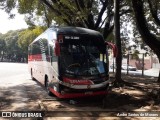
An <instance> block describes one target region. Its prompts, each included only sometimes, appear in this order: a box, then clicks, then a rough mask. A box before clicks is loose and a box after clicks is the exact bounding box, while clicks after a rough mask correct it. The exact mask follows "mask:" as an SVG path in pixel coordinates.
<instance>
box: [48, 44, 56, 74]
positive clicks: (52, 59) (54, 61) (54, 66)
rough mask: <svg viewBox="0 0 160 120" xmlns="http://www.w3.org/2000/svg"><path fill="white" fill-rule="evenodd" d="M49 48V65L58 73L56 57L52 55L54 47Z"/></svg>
mask: <svg viewBox="0 0 160 120" xmlns="http://www.w3.org/2000/svg"><path fill="white" fill-rule="evenodd" d="M49 48H50V55H51V65H52V66H53V68H54V69H55V70H56V71H57V72H58V57H57V56H56V55H55V53H54V47H53V46H51V45H50V46H49Z"/></svg>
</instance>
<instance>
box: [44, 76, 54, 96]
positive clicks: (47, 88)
mask: <svg viewBox="0 0 160 120" xmlns="http://www.w3.org/2000/svg"><path fill="white" fill-rule="evenodd" d="M45 87H46V90H47V93H48V95H49V96H52V95H53V94H52V92H51V91H50V90H49V81H48V77H47V76H45Z"/></svg>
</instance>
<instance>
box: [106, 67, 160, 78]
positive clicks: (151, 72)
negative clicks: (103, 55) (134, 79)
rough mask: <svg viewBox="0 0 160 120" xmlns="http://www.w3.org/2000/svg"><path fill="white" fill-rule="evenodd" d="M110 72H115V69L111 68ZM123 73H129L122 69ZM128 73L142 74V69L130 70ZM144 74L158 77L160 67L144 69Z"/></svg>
mask: <svg viewBox="0 0 160 120" xmlns="http://www.w3.org/2000/svg"><path fill="white" fill-rule="evenodd" d="M115 71H116V70H114V72H115ZM109 72H110V73H113V69H110V70H109ZM122 73H124V74H127V71H126V70H122ZM128 74H130V75H142V70H137V71H128ZM144 76H150V77H158V76H159V69H158V68H152V69H149V70H144Z"/></svg>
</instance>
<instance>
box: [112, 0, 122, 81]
mask: <svg viewBox="0 0 160 120" xmlns="http://www.w3.org/2000/svg"><path fill="white" fill-rule="evenodd" d="M119 9H120V1H119V0H114V30H115V31H114V33H115V41H116V45H117V46H119V47H117V48H118V54H117V57H116V65H117V67H116V75H115V79H116V81H118V82H121V81H122V79H121V65H122V52H121V38H120V15H119Z"/></svg>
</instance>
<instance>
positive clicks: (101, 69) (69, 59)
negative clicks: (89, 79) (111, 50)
mask: <svg viewBox="0 0 160 120" xmlns="http://www.w3.org/2000/svg"><path fill="white" fill-rule="evenodd" d="M60 61H61V68H62V71H63V73H64V74H66V75H67V74H69V75H76V76H79V75H80V76H91V75H99V74H104V73H106V55H105V54H104V53H102V52H100V50H99V49H98V47H96V46H93V45H83V44H64V45H61V60H60Z"/></svg>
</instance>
